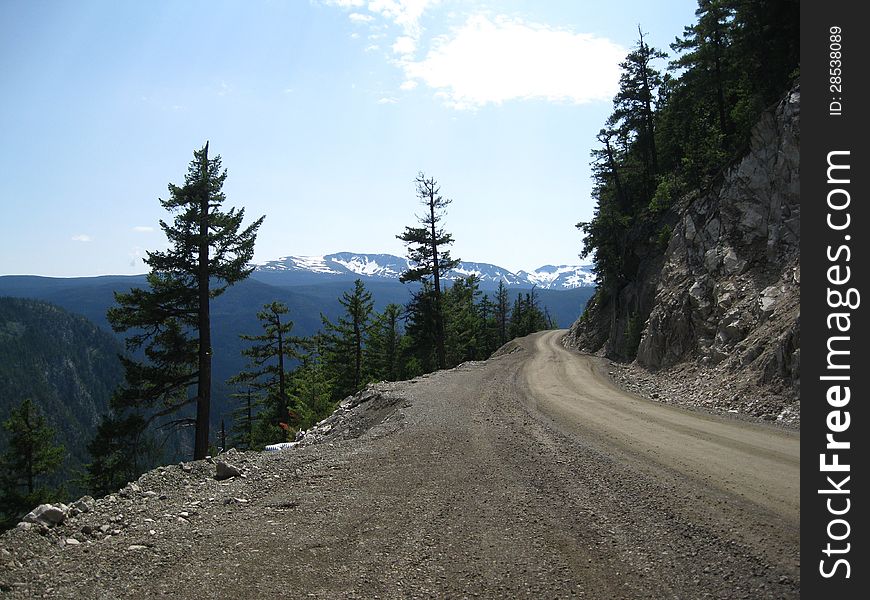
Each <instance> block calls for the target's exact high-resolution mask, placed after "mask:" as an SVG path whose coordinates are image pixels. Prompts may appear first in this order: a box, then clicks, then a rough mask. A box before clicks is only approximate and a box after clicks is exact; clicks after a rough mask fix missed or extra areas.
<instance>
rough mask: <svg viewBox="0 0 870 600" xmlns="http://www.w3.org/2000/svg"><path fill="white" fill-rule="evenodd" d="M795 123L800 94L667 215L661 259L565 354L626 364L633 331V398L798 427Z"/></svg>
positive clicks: (577, 334)
mask: <svg viewBox="0 0 870 600" xmlns="http://www.w3.org/2000/svg"><path fill="white" fill-rule="evenodd" d="M799 120H800V89H799V87H796V88H795V89H793V90H791V92H790V93H789V94H787V95H786V96H785V98H783V100H782V101H781V102H780V103H779V104H778V105H777V106H776V107H775V108H774V109H772V110H770V111H768V112H767V113H765V114H764V115H763V117H762V119H761V120H760V122H759V123H758V124H757V125H756V127H755V129H754V130H753V135H752V142H751V146H750V149H749V152H748V153H747V154H746V156H745V157H743V159H742V160H740V161H739V162H737V163H736V164H735V165H733V166H732V167H731V168H730V169H728V170H727V171H726V172H725V174H724V176H723V177H722V179H721V180H720V181H719V183H718V184H717V185H716V186H714V188H713V189H711V190H709V191H707V192H704V193H701V194H698V195H697V196H695V197H694V198H691V199H684V200H683V202H682V203H679V204H678V205H677V206H676V207H675V209H674V211H673V213H672V214H671V215H670V218H671V219H672V220H674V221H675V225H674V226H673V233H672V235H671V238H670V241H669V243H668V246H667V249H666V250H665V252H664V254H663V255H662V254H658V255H651V256H648V257H647V258H646V259H645V260H644V261H642V262H641V266H640V268H639V270H638V276H637V278H636V280H635V281H633V282H630V283H629V284H628V285H627V286H625V287H624V288H623V289H622V290H621V291H620V292H619V294H618V295H617V298H616V304H615V305H614V304H613V303H614V301H613V300H612V299H611V300H610V301H609V305H608V303H598V304H597V305H596V306H595V307H594V310H593V311H591V312H590V313H589V314H587V315H584V317H582V318H581V319H580V320H578V321H577V322H576V323H575V324H574V325H573V326H572V327H571V329H570V331H569V333H568V335H567V336H566V338H565V343H566V345H568V346H573V347H576V348H578V349H581V350H585V351H591V352H601V353H604V354H606V355H608V356H610V357H611V358H614V359H620V358H625V355H626V352H624V351H622V349H623V348H624V347H625V346H626V344H627V343H629V344H630V340H629V339H626V338H630V337H631V335H632V328H634V329H635V332H636V333H635V335H638V334H639V337H640V340H639V343H638V345H637V351H636V358H635V361H634V364H633V365H632V367H631V369H633V370H634V371H635V375H636V376H637V377H639V378H640V379H641V380H642V381H645V382H646V385H643V384H641V385H640V387H639V391H646V392H648V393H649V394H650V395H653V396H659V397H663V398H671V399H674V401H680V402H686V403H690V404H702V405H708V406H713V407H718V408H720V409H725V410H730V411H732V412H734V411H738V412H743V413H747V414H750V415H753V416H758V417H762V418H765V419H779V420H786V421H792V422H794V421H797V420H799V402H798V398H799V384H800V255H799V246H800V186H799V158H800V153H799V142H800V127H799ZM638 367H642V368H643V369H644V370H645V371H648V372H649V373H651V375H648V376H646V374H645V373H644V372H643V371H641V370H640V369H638ZM655 374H658V377H656V376H655ZM623 376H624V377H626V376H625V374H623ZM635 378H636V377H635ZM626 379H629V378H628V377H626ZM677 396H682V397H683V398H682V399H677Z"/></svg>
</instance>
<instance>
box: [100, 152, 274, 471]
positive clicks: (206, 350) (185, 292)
mask: <svg viewBox="0 0 870 600" xmlns="http://www.w3.org/2000/svg"><path fill="white" fill-rule="evenodd" d="M226 176H227V174H226V171H225V170H222V168H221V160H220V157H219V156H216V157H214V158H209V156H208V143H207V142H206V144H205V146H204V147H203V148H202V150H199V151H196V152H194V159H193V160H192V161H191V163H190V166H189V168H188V172H187V175H186V176H185V181H184V185H183V186H177V185H174V184H170V185H169V198H168V199H167V200H162V199H161V200H160V203H161V204H162V205H163V207H164V208H165V209H166V210H167V211H169V212H170V213H173V214H174V219H173V222H172V223H171V224H169V223H166V222H165V221H160V227H161V228H162V229H163V232H164V233H165V234H166V237H167V239H168V240H169V243H170V249H169V250H166V251H155V252H148V253H147V254H148V257H147V258H146V259H145V263H146V264H147V265H148V266H149V267H151V271H150V272H149V274H148V276H147V281H148V285H149V288H148V289H133V290H131V291H130V292H127V293H116V294H115V301H116V302H117V306H116V307H113V308H111V309H109V312H108V315H107V317H108V320H109V323H110V324H111V326H112V329H114V330H115V331H116V332H128V331H133V334H132V335H131V336H130V337H128V338H127V347H128V349H129V350H131V351H132V350H139V349H143V350H144V355H145V361H143V362H139V361H136V360H133V359H130V358H124V359H122V362H123V365H124V369H125V376H126V383H125V384H124V385H123V386H122V387H121V388H120V390H119V391H118V393H117V394H116V397H115V404H116V405H117V406H119V407H126V406H142V405H145V406H149V407H153V408H154V411H153V412H152V416H151V417H150V419H155V418H159V417H162V416H166V415H169V414H173V413H175V412H177V411H178V410H179V409H181V408H182V407H183V406H186V405H187V404H189V403H191V402H195V403H196V418H195V420H194V423H195V425H196V430H195V439H194V453H193V454H194V458H195V459H201V458H204V457H205V455H206V452H207V449H208V442H209V419H210V407H211V364H212V356H213V352H214V349H213V348H212V345H211V317H210V302H211V300H212V299H213V298H215V297H217V296H219V295H220V294H221V293H223V292H224V291H225V290H226V288H227V287H228V286H230V285H232V284H234V283H237V282H239V281H241V280H242V279H245V278H246V277H247V276H248V275H250V273H251V271H252V270H253V267H249V266H248V263H249V262H250V260H251V258H252V257H253V254H254V242H255V240H256V236H257V230H258V229H259V227H260V225H261V224H262V222H263V219H264V217H260V218H259V219H257V220H256V221H255V222H254V223H253V224H251V225H249V226H248V227H246V228H245V229H241V226H242V221H243V220H244V216H245V211H244V209H241V210H236V209H235V208H231V209H230V210H229V211H227V212H222V211H221V210H220V208H221V205H222V204H223V202H224V201H225V200H226V197H225V195H224V193H223V192H222V188H223V184H224V180H225V179H226ZM192 386H195V390H193V394H192V396H191V394H189V393H188V390H189V388H191V387H192ZM178 422H181V423H187V422H190V419H181V420H179V421H178Z"/></svg>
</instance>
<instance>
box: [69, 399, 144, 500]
mask: <svg viewBox="0 0 870 600" xmlns="http://www.w3.org/2000/svg"><path fill="white" fill-rule="evenodd" d="M88 452H90V454H91V459H92V461H91V462H90V463H89V464H88V465H86V467H85V468H86V474H85V478H84V479H85V483H86V485H87V487H88V488H89V489H90V491H91V493H92V494H94V495H95V496H104V495H106V494H109V493H111V492H114V491H116V490H118V489H120V488H122V487H124V485H126V484H127V482H129V481H134V480H135V479H136V478H137V477H139V475H141V474H142V473H143V472H144V471H146V470H147V469H148V468H150V467H151V466H152V465H154V464H155V463H156V462H157V457H158V451H157V448H156V447H155V445H154V443H153V441H152V439H151V438H150V436H149V435H148V432H147V429H146V420H145V419H144V418H143V417H142V416H141V415H138V414H134V413H130V414H126V415H123V416H121V415H113V414H109V415H103V416H102V418H101V419H100V423H99V425H97V431H96V433H95V434H94V438H93V439H92V440H91V442H90V443H89V444H88Z"/></svg>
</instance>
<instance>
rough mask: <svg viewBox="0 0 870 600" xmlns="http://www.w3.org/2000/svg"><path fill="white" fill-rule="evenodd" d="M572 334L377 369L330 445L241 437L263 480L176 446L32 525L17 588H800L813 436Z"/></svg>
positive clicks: (10, 558)
mask: <svg viewBox="0 0 870 600" xmlns="http://www.w3.org/2000/svg"><path fill="white" fill-rule="evenodd" d="M563 333H564V332H546V333H542V334H536V335H533V336H529V337H527V338H524V339H522V340H519V341H516V342H513V343H512V344H510V345H509V346H508V347H507V348H505V349H503V351H502V353H501V355H500V356H498V357H495V358H492V359H490V360H488V361H485V362H479V363H468V364H465V365H462V366H460V367H457V368H456V369H453V370H450V371H442V372H438V373H434V374H432V375H429V376H425V377H420V378H418V379H415V380H413V381H411V382H401V383H396V384H382V385H380V386H377V388H376V393H372V394H370V396H371V398H372V399H367V401H366V402H365V403H364V404H360V406H359V407H357V408H355V409H353V410H349V411H347V414H346V418H347V419H351V420H352V419H356V421H353V423H356V425H354V426H351V427H343V428H342V427H339V426H335V427H333V428H332V429H331V431H325V429H326V428H323V429H322V430H321V432H322V433H323V435H322V436H321V437H322V439H321V440H320V441H319V443H316V444H311V445H305V446H304V447H300V448H294V449H289V450H282V451H280V452H275V453H264V454H257V453H235V454H230V455H229V456H228V457H227V460H228V461H231V462H233V463H234V464H235V465H236V466H238V467H240V468H241V470H242V471H243V472H244V474H245V476H244V478H241V477H236V478H233V479H229V480H227V481H215V480H214V479H213V477H212V475H213V473H214V466H213V465H210V464H209V463H207V462H205V461H198V462H196V463H187V464H185V465H172V466H170V467H166V468H163V469H162V470H159V471H153V472H151V473H149V474H146V475H145V476H143V478H142V479H140V481H139V482H137V483H136V484H135V486H132V487H131V486H128V487H127V488H125V490H122V491H121V492H120V493H119V494H118V495H113V496H111V497H109V498H105V499H101V500H99V501H97V502H96V505H95V507H94V509H93V510H92V511H90V512H89V513H87V514H83V515H79V516H76V517H72V518H70V519H68V520H67V521H66V523H64V524H63V525H60V526H58V527H56V528H54V529H52V530H51V531H48V532H47V533H46V532H43V533H42V534H40V533H39V532H38V531H37V530H36V529H35V528H32V529H30V530H13V531H11V532H9V533H7V534H5V535H4V536H2V537H0V590H3V593H5V594H7V595H9V596H10V597H16V598H32V597H43V596H46V597H62V598H127V597H132V598H155V597H161V596H162V597H173V598H233V599H254V598H291V597H292V598H299V597H301V598H305V597H314V598H433V597H436V598H442V597H443V598H466V597H467V598H474V597H484V598H572V597H578V598H592V599H602V600H611V599H620V598H624V599H634V598H655V599H663V598H685V599H697V598H752V599H761V598H776V599H781V598H798V597H800V579H799V562H798V561H799V512H800V504H799V498H798V483H799V474H798V466H799V452H798V447H799V442H800V437H799V434H798V433H797V432H796V431H789V430H785V429H782V428H776V427H773V426H764V425H759V424H754V423H746V422H744V421H738V420H729V419H726V418H722V417H717V416H714V415H708V414H705V413H702V412H697V411H686V410H681V409H677V408H674V407H672V406H667V405H662V404H657V403H653V402H649V401H646V400H642V399H640V398H638V397H636V396H633V395H631V394H628V393H626V392H623V391H621V390H620V389H619V388H617V387H616V386H615V385H614V384H613V383H612V382H611V381H610V379H609V378H608V376H607V373H606V362H604V361H602V360H601V359H598V358H595V357H587V356H581V355H579V354H577V353H575V352H570V351H568V350H565V349H564V348H562V346H561V345H560V343H559V340H560V337H561V335H562V334H563ZM342 418H345V417H342ZM336 423H339V421H336ZM360 423H363V424H365V427H360V426H359V424H360ZM362 429H365V431H363V432H362V434H361V435H360V432H361V430H362ZM348 436H351V437H348ZM356 436H358V437H356ZM119 516H120V518H118V517H119ZM104 522H105V523H109V522H111V523H112V525H110V529H111V530H110V531H107V532H106V534H105V535H101V534H99V533H97V534H91V533H88V534H84V533H82V530H83V529H84V530H86V531H89V532H92V531H97V532H99V531H100V530H99V529H98V527H99V526H100V524H102V523H104ZM112 528H114V529H112ZM70 539H74V540H75V542H70V541H69V540H70ZM76 542H78V543H76Z"/></svg>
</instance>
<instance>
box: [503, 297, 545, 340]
mask: <svg viewBox="0 0 870 600" xmlns="http://www.w3.org/2000/svg"><path fill="white" fill-rule="evenodd" d="M551 326H552V320H551V319H550V318H549V317H548V316H547V314H546V313H545V312H544V311H542V310H541V307H540V305H539V303H538V294H537V292H536V291H535V288H532V291H531V292H526V293H525V294H524V295H523V294H517V299H516V301H514V306H513V310H512V311H511V317H510V332H511V335H512V336H513V337H523V336H526V335H529V334H531V333H535V332H536V331H541V330H543V329H549V328H550V327H551Z"/></svg>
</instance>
